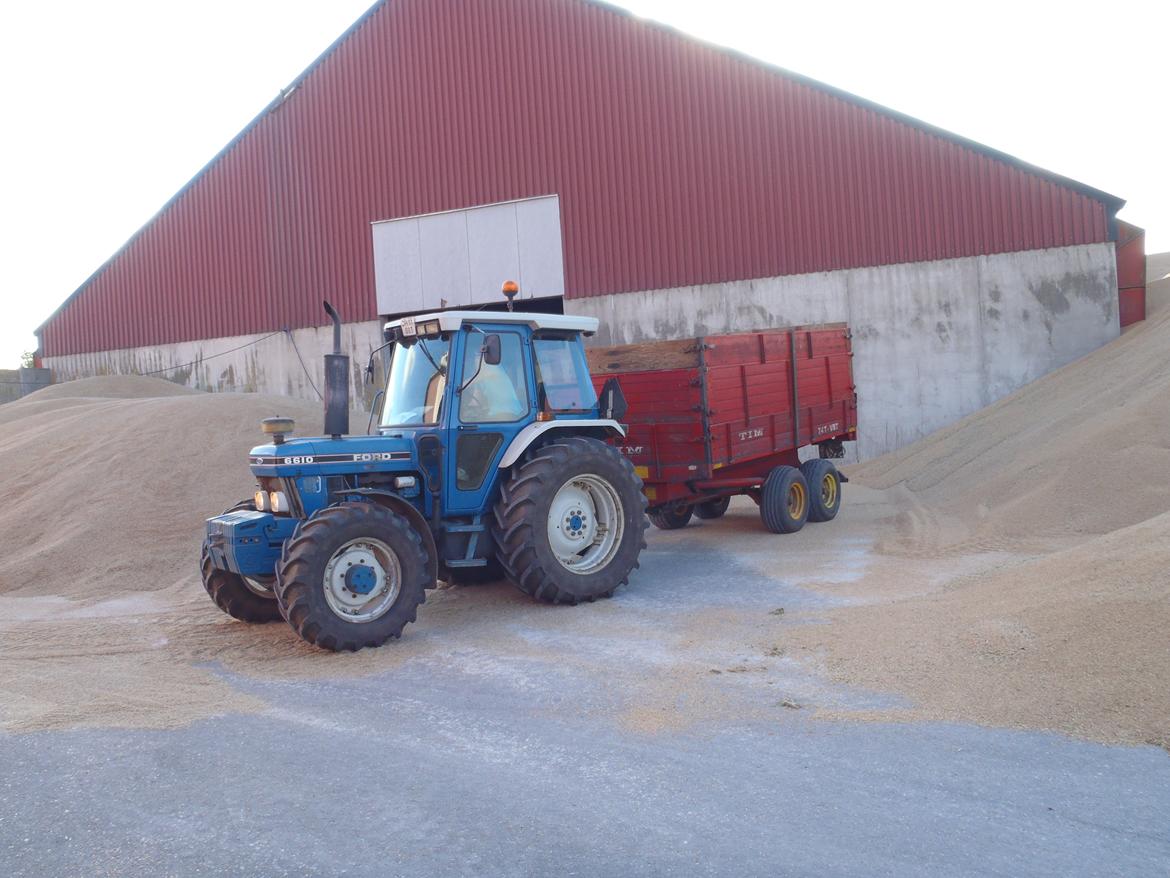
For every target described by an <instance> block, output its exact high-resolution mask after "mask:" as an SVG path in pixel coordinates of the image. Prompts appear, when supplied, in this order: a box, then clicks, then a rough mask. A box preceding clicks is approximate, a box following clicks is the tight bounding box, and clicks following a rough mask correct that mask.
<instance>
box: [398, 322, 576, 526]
mask: <svg viewBox="0 0 1170 878" xmlns="http://www.w3.org/2000/svg"><path fill="white" fill-rule="evenodd" d="M596 329H597V321H596V319H594V318H589V317H571V316H569V317H567V316H564V315H559V314H522V313H512V312H508V313H499V314H491V313H486V314H485V313H483V312H478V311H447V312H442V313H439V314H429V315H425V316H423V317H417V318H405V319H403V320H396V321H393V322H391V323H389V324H387V326H386V330H385V332H386V338H387V341H388V344H389V351H388V353H389V356H388V358H387V361H388V366H387V368H386V370H385V371H386V376H387V377H386V384H385V392H384V395H383V398H382V399H383V402H382V410H381V413H380V417H379V419H378V433H379V434H380V435H381V436H384V437H386V438H404V439H409V440H410V441H411V442H414V443H418V442H419V441H420V440H425V438H426V437H427V436H434V437H436V438H439V437H442V436H446V437H448V439H449V441H447V442H446V443H444V447H443V459H442V462H441V463H442V467H443V469H444V471H445V472H446V473H447V474H448V478H446V479H444V480H443V497H442V501H443V503H442V505H443V509H444V513H445V515H464V514H472V513H474V512H475V511H477V510H479V509H481V508H482V507H483V504H484V502H485V499H486V494H487V492H489V491H490V490H491V489H492V487H493V481H494V480H493V479H491V478H489V475H490V474H491V473H493V472H494V471H495V470H498V469H499V468H500V467H507V466H510V465H511V464H512V463H514V462H515V460H516V458H517V457H518V456H519V454H520V452H521V451H522V450H523V449H525V448H527V447H528V446H529V445H530V444H531V440H532V439H533V438H535V437H536V436H539V435H540V434H542V433H544V432H547V431H548V430H550V429H564V428H565V423H564V422H565V421H578V422H580V421H585V420H589V421H595V420H597V419H598V402H597V394H596V392H595V391H594V389H593V383H592V381H591V379H590V376H589V366H588V364H587V362H586V360H585V352H584V349H583V347H582V344H581V336H582V335H583V334H586V335H592V334H593V332H595V331H596ZM572 426H574V427H583V426H584V425H583V424H573V425H572ZM424 444H425V441H424Z"/></svg>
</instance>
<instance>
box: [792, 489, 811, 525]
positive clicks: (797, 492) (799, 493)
mask: <svg viewBox="0 0 1170 878" xmlns="http://www.w3.org/2000/svg"><path fill="white" fill-rule="evenodd" d="M807 506H808V493H807V492H806V491H805V489H804V485H802V484H801V483H800V482H793V483H792V485H791V486H790V487H789V488H788V515H789V516H790V517H791V518H792V519H794V520H796V521H799V520H800V519H802V518H804V510H805V508H806V507H807Z"/></svg>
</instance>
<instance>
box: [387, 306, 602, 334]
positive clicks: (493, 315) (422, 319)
mask: <svg viewBox="0 0 1170 878" xmlns="http://www.w3.org/2000/svg"><path fill="white" fill-rule="evenodd" d="M404 320H413V321H414V325H415V326H419V325H421V324H423V323H427V322H428V321H431V320H438V321H439V329H440V331H442V332H454V331H455V330H457V329H459V328H460V327H462V326H463V324H464V323H522V324H524V325H526V326H528V327H530V328H531V329H567V330H570V331H572V332H584V333H586V334H590V335H591V334H592V333H594V332H597V325H598V320H597V318H596V317H577V316H574V315H572V314H529V313H526V312H524V311H437V312H435V313H432V314H416V315H415V316H413V317H403V318H401V319H399V320H391V321H390V322H389V323H387V324H386V328H387V329H389V328H390V327H392V326H393V327H398V326H401V325H402V322H403V321H404Z"/></svg>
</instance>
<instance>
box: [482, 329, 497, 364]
mask: <svg viewBox="0 0 1170 878" xmlns="http://www.w3.org/2000/svg"><path fill="white" fill-rule="evenodd" d="M483 361H484V362H485V363H487V364H488V365H489V366H498V365H500V337H499V336H498V335H489V336H487V337H486V338H484V340H483Z"/></svg>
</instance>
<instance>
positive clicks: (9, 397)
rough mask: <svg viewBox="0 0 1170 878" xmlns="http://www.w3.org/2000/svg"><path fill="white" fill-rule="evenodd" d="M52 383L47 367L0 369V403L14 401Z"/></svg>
mask: <svg viewBox="0 0 1170 878" xmlns="http://www.w3.org/2000/svg"><path fill="white" fill-rule="evenodd" d="M52 383H53V373H52V372H50V371H49V370H48V369H34V368H24V367H21V368H19V369H0V403H5V402H14V401H15V400H18V399H20V398H21V397H22V396H28V395H29V394H30V393H33V392H34V391H37V390H40V389H41V388H42V387H48V386H49V385H50V384H52Z"/></svg>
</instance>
